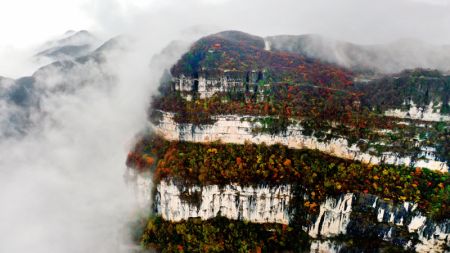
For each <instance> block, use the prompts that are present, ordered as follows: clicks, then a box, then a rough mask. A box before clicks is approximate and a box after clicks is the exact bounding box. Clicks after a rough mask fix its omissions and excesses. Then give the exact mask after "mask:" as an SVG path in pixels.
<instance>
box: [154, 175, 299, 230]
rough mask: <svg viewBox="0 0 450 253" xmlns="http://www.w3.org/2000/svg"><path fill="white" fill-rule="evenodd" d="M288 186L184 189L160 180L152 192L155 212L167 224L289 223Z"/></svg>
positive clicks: (197, 187) (289, 194)
mask: <svg viewBox="0 0 450 253" xmlns="http://www.w3.org/2000/svg"><path fill="white" fill-rule="evenodd" d="M290 198H291V190H290V186H289V185H280V186H274V187H269V186H262V185H261V186H256V187H252V186H247V187H246V186H240V185H237V184H232V185H225V186H223V187H220V186H218V185H209V186H203V187H199V186H191V187H189V186H185V185H181V184H178V185H177V184H174V183H173V182H171V181H162V182H161V183H160V184H159V185H158V186H157V190H156V196H155V208H156V210H157V211H156V212H157V213H158V214H160V215H161V216H162V217H163V218H164V219H166V220H171V221H181V220H187V219H188V218H193V217H200V218H201V219H203V220H207V219H211V218H214V217H216V216H223V217H227V218H228V219H233V220H246V221H250V222H255V223H282V224H288V223H289V215H288V207H289V200H290Z"/></svg>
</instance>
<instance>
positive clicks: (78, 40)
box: [0, 31, 125, 139]
mask: <svg viewBox="0 0 450 253" xmlns="http://www.w3.org/2000/svg"><path fill="white" fill-rule="evenodd" d="M66 34H67V35H68V36H66V37H64V38H63V39H60V40H57V41H53V42H49V43H47V46H50V48H49V49H47V50H46V51H43V52H45V53H43V52H41V53H40V54H38V55H36V57H44V56H45V57H49V58H52V59H53V61H52V63H50V64H47V65H44V66H42V67H40V68H39V69H37V70H36V71H35V72H34V73H33V74H32V75H31V76H26V77H21V78H18V79H11V78H6V77H0V139H1V137H8V136H22V135H25V134H26V133H27V132H28V131H29V130H30V128H31V127H32V126H36V125H39V122H40V121H41V120H42V117H45V114H46V112H45V109H44V108H42V107H41V104H42V102H43V101H44V100H45V99H48V98H51V97H52V96H55V95H61V94H65V95H67V94H71V93H75V92H77V91H78V90H80V89H82V88H83V87H85V86H86V85H99V86H100V85H104V86H105V87H106V86H108V85H110V84H111V83H112V82H113V78H112V77H111V76H109V75H108V74H107V73H108V72H107V71H105V70H104V67H105V62H106V58H105V57H106V55H107V54H108V53H109V52H111V51H112V50H123V49H124V40H125V38H123V37H116V38H112V39H110V40H108V41H106V42H105V43H103V44H101V45H100V46H99V47H94V45H96V44H100V43H98V42H97V39H96V38H95V37H94V36H93V35H91V34H90V33H88V32H86V31H80V32H68V33H66ZM83 43H87V44H83ZM77 48H78V49H80V50H78V51H77V50H76V49H77ZM83 48H84V49H87V48H89V50H84V51H83V50H81V49H83ZM71 49H74V50H73V51H71ZM64 53H65V54H64ZM106 88H107V87H106Z"/></svg>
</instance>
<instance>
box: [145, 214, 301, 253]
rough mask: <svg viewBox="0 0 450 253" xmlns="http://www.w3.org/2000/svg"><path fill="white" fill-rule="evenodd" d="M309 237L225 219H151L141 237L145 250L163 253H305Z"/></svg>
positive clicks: (286, 229) (285, 228)
mask: <svg viewBox="0 0 450 253" xmlns="http://www.w3.org/2000/svg"><path fill="white" fill-rule="evenodd" d="M307 241H308V237H307V235H306V233H305V232H303V231H302V230H301V229H300V228H296V229H294V228H292V227H289V226H287V225H282V224H271V223H266V224H255V223H248V222H244V221H232V220H228V219H226V218H222V217H216V218H213V219H211V220H207V221H202V220H201V219H200V218H191V219H189V220H187V221H183V222H177V223H174V222H170V221H165V220H163V219H162V218H161V217H159V216H158V217H151V218H150V219H149V221H148V223H147V225H146V228H145V231H144V233H143V235H142V237H141V243H142V244H143V245H144V246H145V247H151V248H156V249H159V250H161V251H162V252H275V251H283V250H293V249H295V251H296V252H302V249H303V250H304V249H305V248H306V247H305V246H306V245H307Z"/></svg>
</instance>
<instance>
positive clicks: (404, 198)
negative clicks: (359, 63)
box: [127, 32, 450, 252]
mask: <svg viewBox="0 0 450 253" xmlns="http://www.w3.org/2000/svg"><path fill="white" fill-rule="evenodd" d="M171 73H172V75H173V79H172V80H171V81H169V82H164V83H162V84H161V89H160V90H161V92H162V94H161V96H159V97H155V98H154V100H153V104H152V109H151V110H150V112H149V116H150V121H151V122H152V123H153V127H152V133H150V134H149V135H148V136H146V137H144V138H142V139H141V140H140V141H139V142H138V143H137V144H136V147H135V148H134V149H133V150H132V152H130V154H129V156H128V160H127V165H128V166H129V167H131V168H134V169H133V171H134V172H133V173H132V174H133V177H132V178H133V180H134V181H135V182H136V190H137V192H138V193H139V198H140V200H141V203H142V205H143V206H144V207H149V206H151V207H152V208H151V209H152V210H153V211H154V215H155V216H156V217H153V218H150V219H149V221H148V225H147V227H146V229H145V230H144V232H143V235H142V238H141V242H142V243H143V244H144V245H146V246H155V247H157V248H158V247H162V245H164V247H166V248H165V249H167V250H169V251H171V250H173V251H176V250H178V251H179V250H180V247H181V249H184V248H186V249H187V250H188V251H208V250H207V249H215V250H216V251H237V250H241V249H244V248H245V249H246V250H254V251H258V250H261V249H262V250H266V251H275V250H276V251H280V250H288V251H310V252H321V251H326V252H348V251H353V252H360V251H375V252H377V251H388V250H396V251H402V250H412V251H417V252H443V251H445V250H448V249H449V247H450V241H449V238H450V223H449V218H450V216H449V214H450V209H449V208H450V185H449V183H450V177H449V174H448V169H449V164H450V163H449V157H450V153H449V150H450V146H449V143H450V139H449V136H450V135H449V132H448V131H449V123H450V114H449V112H450V110H449V106H450V103H449V96H448V94H449V93H448V91H449V88H450V79H449V78H448V77H446V76H442V75H441V74H440V73H439V72H433V71H423V70H416V71H412V72H408V71H406V72H403V73H400V74H398V75H395V76H387V77H384V78H382V79H376V80H368V81H364V82H359V81H357V80H360V79H361V78H360V77H358V76H356V75H355V74H354V73H352V72H351V71H350V70H348V69H344V68H340V67H338V66H334V65H330V64H326V63H321V62H320V61H318V60H315V59H310V58H306V57H304V56H303V55H299V54H295V53H292V52H283V51H280V50H278V51H276V52H275V51H274V52H272V51H270V46H268V45H267V43H265V40H264V39H262V38H258V37H255V36H250V35H246V34H244V33H239V32H225V33H220V34H216V35H212V36H208V37H205V38H202V39H201V40H199V41H198V42H197V43H195V44H194V45H193V46H192V48H191V50H190V51H189V52H188V53H186V54H185V55H184V56H183V57H182V58H181V59H180V60H179V61H178V62H177V64H175V65H174V66H173V67H172V69H171ZM143 173H144V174H143ZM145 173H147V174H145ZM218 227H220V228H221V231H228V232H222V233H220V234H217V233H216V232H217V231H216V230H217V229H216V230H215V228H218ZM205 231H208V233H207V234H203V233H206V232H205ZM214 231H216V232H214ZM170 238H171V239H170ZM198 238H202V239H201V240H197V239H198ZM243 238H249V240H252V241H251V243H249V242H248V241H242V240H243ZM250 238H252V239H250ZM212 241H214V243H212ZM269 241H270V242H271V244H270V245H266V244H264V242H269ZM226 245H228V246H226ZM227 247H229V248H227ZM243 247H244V248H243ZM199 249H201V250H199Z"/></svg>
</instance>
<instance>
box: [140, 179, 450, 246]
mask: <svg viewBox="0 0 450 253" xmlns="http://www.w3.org/2000/svg"><path fill="white" fill-rule="evenodd" d="M141 180H145V179H143V178H141V179H140V180H139V181H141ZM147 180H148V182H147V183H141V184H139V191H141V193H143V194H144V195H145V196H146V197H147V198H149V199H147V201H150V200H151V199H150V198H151V197H150V195H148V194H147V191H148V185H149V184H151V182H150V181H151V179H147ZM293 195H294V193H293V191H292V190H291V186H290V185H280V186H267V185H265V186H264V185H258V186H248V187H242V186H240V185H238V184H232V185H225V186H218V185H209V186H204V187H199V186H191V187H189V186H186V185H183V184H176V183H174V182H172V181H166V180H164V181H161V182H160V183H159V184H158V186H157V187H156V192H155V196H154V197H153V200H154V203H153V205H154V208H155V212H156V213H157V214H159V215H161V217H162V218H163V219H166V220H168V221H173V222H180V221H183V220H188V219H189V218H197V217H199V218H201V219H202V220H208V219H211V218H214V217H217V216H221V217H226V218H228V219H231V220H244V221H248V222H254V223H279V224H286V225H288V224H289V223H290V222H292V220H294V219H296V215H295V213H296V212H297V214H298V213H299V212H305V211H304V210H295V208H293V205H292V203H291V200H292V198H293V197H294V196H293ZM147 203H148V202H147ZM306 219H307V221H309V222H307V223H305V224H304V225H303V226H302V228H301V229H302V230H303V231H304V232H306V233H307V234H308V235H309V236H310V237H311V238H312V241H313V243H312V244H311V246H310V247H311V251H313V250H317V249H319V248H322V247H327V248H328V251H329V252H341V250H342V252H345V251H344V248H343V247H342V246H341V247H339V246H336V245H339V240H338V238H341V237H348V238H358V237H360V236H361V235H364V236H367V237H371V238H373V239H379V240H383V241H386V242H390V243H393V244H395V245H399V246H401V247H402V248H404V249H407V250H415V251H417V252H441V251H442V249H443V248H444V247H445V246H446V245H448V244H449V243H450V222H449V221H448V220H447V221H444V222H435V221H433V220H430V219H428V218H427V217H426V216H425V215H424V214H423V213H422V212H420V211H419V210H418V209H417V204H414V203H411V202H404V203H402V204H396V205H394V204H392V203H389V202H387V201H385V200H382V199H380V198H379V197H377V196H374V195H366V194H353V193H349V194H343V195H341V196H338V197H327V198H326V200H325V201H324V202H323V203H321V204H320V207H319V212H318V213H317V214H314V215H311V214H307V218H306ZM315 239H320V240H329V241H330V240H331V241H330V242H333V244H330V245H328V244H325V245H328V246H324V245H322V244H319V243H318V241H315ZM331 245H334V246H331Z"/></svg>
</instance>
